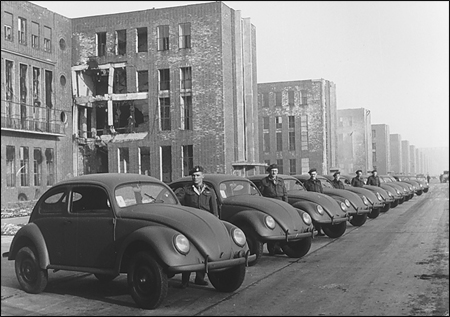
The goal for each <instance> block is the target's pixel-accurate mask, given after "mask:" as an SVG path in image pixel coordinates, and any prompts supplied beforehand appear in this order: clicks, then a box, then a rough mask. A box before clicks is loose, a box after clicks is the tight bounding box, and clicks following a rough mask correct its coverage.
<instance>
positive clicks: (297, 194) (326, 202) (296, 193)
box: [288, 190, 341, 212]
mask: <svg viewBox="0 0 450 317" xmlns="http://www.w3.org/2000/svg"><path fill="white" fill-rule="evenodd" d="M288 196H289V197H292V198H297V199H302V200H307V201H310V202H313V203H316V204H319V205H321V206H322V207H323V208H325V209H327V210H328V211H330V212H333V211H334V210H336V208H337V209H338V210H339V211H341V208H340V206H339V204H338V203H337V202H336V200H334V199H333V198H331V197H330V196H328V195H325V194H321V193H316V192H308V191H304V190H289V191H288Z"/></svg>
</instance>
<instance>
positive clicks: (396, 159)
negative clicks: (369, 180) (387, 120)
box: [388, 134, 403, 174]
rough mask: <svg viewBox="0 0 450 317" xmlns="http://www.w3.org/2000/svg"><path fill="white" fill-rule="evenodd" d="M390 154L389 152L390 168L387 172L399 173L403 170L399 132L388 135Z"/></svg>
mask: <svg viewBox="0 0 450 317" xmlns="http://www.w3.org/2000/svg"><path fill="white" fill-rule="evenodd" d="M389 140H390V144H389V149H390V151H389V152H390V154H391V169H390V170H388V173H392V174H399V173H401V172H402V170H403V160H402V137H401V135H400V134H390V136H389Z"/></svg>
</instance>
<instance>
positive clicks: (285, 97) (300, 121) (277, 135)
mask: <svg viewBox="0 0 450 317" xmlns="http://www.w3.org/2000/svg"><path fill="white" fill-rule="evenodd" d="M258 103H259V143H260V144H259V148H260V158H261V160H264V162H265V163H267V164H272V163H276V164H277V165H278V170H279V172H280V173H284V174H302V173H307V172H308V171H309V169H310V168H313V167H314V168H316V169H317V172H318V173H319V174H327V173H328V170H329V169H330V168H331V167H332V166H336V164H337V162H336V155H337V153H336V146H337V135H336V86H335V84H334V83H333V82H331V81H328V80H325V79H317V80H316V79H313V80H298V81H287V82H275V83H259V84H258Z"/></svg>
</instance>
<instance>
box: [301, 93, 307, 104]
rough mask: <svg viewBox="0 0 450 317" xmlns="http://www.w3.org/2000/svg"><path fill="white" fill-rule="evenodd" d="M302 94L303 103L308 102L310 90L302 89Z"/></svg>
mask: <svg viewBox="0 0 450 317" xmlns="http://www.w3.org/2000/svg"><path fill="white" fill-rule="evenodd" d="M300 95H301V98H300V102H301V104H302V105H306V104H308V91H307V90H301V91H300Z"/></svg>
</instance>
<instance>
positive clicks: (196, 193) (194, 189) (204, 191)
mask: <svg viewBox="0 0 450 317" xmlns="http://www.w3.org/2000/svg"><path fill="white" fill-rule="evenodd" d="M203 171H204V170H203V167H201V166H198V165H197V166H195V167H194V168H193V169H192V170H190V172H189V175H191V176H192V184H189V185H186V186H184V187H182V188H180V189H177V190H176V191H175V194H176V195H177V197H178V199H179V200H180V202H181V204H182V205H184V206H189V207H194V208H198V209H202V210H205V211H207V212H210V213H212V214H213V215H214V216H216V217H219V212H218V210H217V199H216V194H215V193H214V190H212V189H211V188H209V187H208V186H207V185H206V184H205V183H203V178H204V177H205V176H204V175H203ZM190 276H191V272H185V273H182V279H181V288H186V287H187V286H188V285H189V278H190ZM195 284H197V285H208V282H207V281H205V273H204V272H201V271H199V272H197V275H196V277H195Z"/></svg>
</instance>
